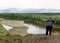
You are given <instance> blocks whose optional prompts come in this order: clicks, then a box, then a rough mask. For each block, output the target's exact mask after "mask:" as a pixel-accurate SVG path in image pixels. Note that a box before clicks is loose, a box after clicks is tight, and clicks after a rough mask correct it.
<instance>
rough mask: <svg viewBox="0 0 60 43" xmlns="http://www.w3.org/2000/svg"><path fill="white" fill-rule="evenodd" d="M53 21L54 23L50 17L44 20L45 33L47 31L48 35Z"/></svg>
mask: <svg viewBox="0 0 60 43" xmlns="http://www.w3.org/2000/svg"><path fill="white" fill-rule="evenodd" d="M54 23H55V21H54V20H52V18H51V17H49V18H48V20H47V21H46V35H48V33H49V35H51V32H52V28H53V24H54Z"/></svg>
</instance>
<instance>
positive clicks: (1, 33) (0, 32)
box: [0, 24, 10, 35]
mask: <svg viewBox="0 0 60 43" xmlns="http://www.w3.org/2000/svg"><path fill="white" fill-rule="evenodd" d="M6 34H10V32H9V31H7V30H6V29H5V28H4V27H3V26H2V25H1V24H0V35H6Z"/></svg>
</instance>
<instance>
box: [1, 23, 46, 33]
mask: <svg viewBox="0 0 60 43" xmlns="http://www.w3.org/2000/svg"><path fill="white" fill-rule="evenodd" d="M2 25H3V27H4V28H5V29H6V30H11V29H13V27H11V26H7V25H4V24H2ZM24 25H25V26H27V27H28V30H27V32H28V34H45V32H46V30H45V29H43V28H40V27H38V26H35V25H33V24H24Z"/></svg>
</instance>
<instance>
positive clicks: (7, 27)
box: [2, 24, 13, 30]
mask: <svg viewBox="0 0 60 43" xmlns="http://www.w3.org/2000/svg"><path fill="white" fill-rule="evenodd" d="M2 26H3V27H4V28H5V29H6V30H11V29H13V27H11V26H8V25H4V24H2Z"/></svg>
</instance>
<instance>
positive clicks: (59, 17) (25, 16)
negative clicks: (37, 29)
mask: <svg viewBox="0 0 60 43" xmlns="http://www.w3.org/2000/svg"><path fill="white" fill-rule="evenodd" d="M49 16H50V17H52V18H53V19H54V20H55V21H56V23H55V25H57V26H60V13H3V14H0V18H4V19H10V20H24V21H25V22H28V23H33V24H36V25H45V21H46V20H47V18H48V17H49Z"/></svg>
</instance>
